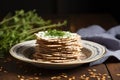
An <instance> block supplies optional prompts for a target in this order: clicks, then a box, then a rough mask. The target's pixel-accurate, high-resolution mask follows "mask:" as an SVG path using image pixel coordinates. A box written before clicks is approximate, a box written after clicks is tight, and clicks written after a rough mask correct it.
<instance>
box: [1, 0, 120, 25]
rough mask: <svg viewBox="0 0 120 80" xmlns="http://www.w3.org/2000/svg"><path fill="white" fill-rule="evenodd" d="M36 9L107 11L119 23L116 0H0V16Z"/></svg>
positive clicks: (43, 12) (49, 11)
mask: <svg viewBox="0 0 120 80" xmlns="http://www.w3.org/2000/svg"><path fill="white" fill-rule="evenodd" d="M20 9H24V10H25V11H28V10H33V9H36V11H37V12H38V13H39V15H47V14H56V15H63V14H64V15H68V14H84V13H85V14H86V13H88V14H89V13H102V14H104V13H108V14H111V15H112V16H113V17H114V18H115V19H116V20H117V21H118V22H119V23H120V12H119V11H120V3H119V1H118V0H103V1H102V0H0V17H1V18H2V17H4V16H5V15H6V14H7V13H8V12H14V11H15V10H20Z"/></svg>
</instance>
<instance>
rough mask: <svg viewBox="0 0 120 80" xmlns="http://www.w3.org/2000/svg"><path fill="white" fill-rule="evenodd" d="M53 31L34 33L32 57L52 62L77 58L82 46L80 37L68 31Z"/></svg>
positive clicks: (62, 61) (69, 60)
mask: <svg viewBox="0 0 120 80" xmlns="http://www.w3.org/2000/svg"><path fill="white" fill-rule="evenodd" d="M53 31H54V32H52V31H51V32H50V31H41V32H38V33H36V34H35V35H36V37H37V39H36V52H35V53H34V54H33V57H34V59H35V60H40V61H46V62H53V63H64V62H71V61H75V60H78V59H79V57H80V55H81V48H82V42H81V37H80V36H79V35H78V34H76V33H71V32H68V31H59V32H57V30H53ZM61 33H62V35H60V34H61Z"/></svg>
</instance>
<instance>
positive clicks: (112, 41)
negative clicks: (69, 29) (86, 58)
mask: <svg viewBox="0 0 120 80" xmlns="http://www.w3.org/2000/svg"><path fill="white" fill-rule="evenodd" d="M77 33H78V34H79V35H81V37H82V39H85V40H90V41H94V42H97V43H99V44H101V45H104V46H105V47H106V49H107V53H106V54H105V55H104V56H103V57H102V58H101V59H99V60H97V61H94V62H91V63H90V66H92V65H97V64H101V63H103V62H105V61H106V60H107V59H108V58H109V57H110V56H113V57H115V58H116V59H118V60H120V26H115V27H113V28H111V29H109V30H107V31H106V30H105V29H103V28H102V27H101V26H99V25H92V26H89V27H87V28H81V29H79V30H78V31H77Z"/></svg>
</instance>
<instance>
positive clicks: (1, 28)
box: [0, 10, 67, 58]
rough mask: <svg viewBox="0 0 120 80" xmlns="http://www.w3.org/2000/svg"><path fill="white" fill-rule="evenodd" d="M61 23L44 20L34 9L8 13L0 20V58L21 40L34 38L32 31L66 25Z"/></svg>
mask: <svg viewBox="0 0 120 80" xmlns="http://www.w3.org/2000/svg"><path fill="white" fill-rule="evenodd" d="M66 23H67V22H66V21H64V22H63V23H60V22H59V23H57V24H52V23H51V20H46V21H45V20H44V19H43V18H42V17H40V16H38V14H37V13H36V11H35V10H32V11H28V12H25V11H24V10H19V11H15V14H14V15H11V14H8V15H7V16H6V17H5V18H4V19H3V20H2V21H1V22H0V58H2V57H4V56H5V54H7V53H9V49H10V48H11V47H12V46H13V45H15V44H17V43H19V42H22V41H26V40H30V39H35V38H34V35H33V33H35V32H38V31H40V30H45V29H50V28H56V27H61V26H65V25H66Z"/></svg>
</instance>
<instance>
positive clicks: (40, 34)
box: [35, 31, 76, 39]
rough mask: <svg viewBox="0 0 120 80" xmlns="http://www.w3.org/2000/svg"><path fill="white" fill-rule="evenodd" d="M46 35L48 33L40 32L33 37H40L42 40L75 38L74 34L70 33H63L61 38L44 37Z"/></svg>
mask: <svg viewBox="0 0 120 80" xmlns="http://www.w3.org/2000/svg"><path fill="white" fill-rule="evenodd" d="M46 33H48V31H40V32H38V33H36V34H35V35H36V36H37V37H40V38H42V39H52V38H54V39H58V38H75V37H76V33H71V32H68V31H66V32H65V31H64V35H63V36H51V35H46Z"/></svg>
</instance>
